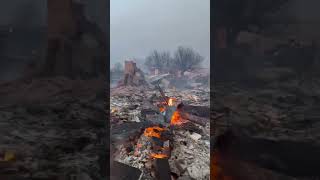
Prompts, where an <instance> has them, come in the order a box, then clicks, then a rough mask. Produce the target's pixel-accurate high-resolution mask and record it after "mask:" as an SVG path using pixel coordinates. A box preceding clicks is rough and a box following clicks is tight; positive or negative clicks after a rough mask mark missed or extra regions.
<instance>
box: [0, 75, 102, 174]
mask: <svg viewBox="0 0 320 180" xmlns="http://www.w3.org/2000/svg"><path fill="white" fill-rule="evenodd" d="M99 82H100V83H99ZM83 84H86V86H83ZM100 84H101V81H98V80H92V81H76V80H69V79H63V78H51V79H33V80H31V81H30V82H28V81H26V82H21V81H17V82H10V83H5V84H1V88H0V89H1V92H0V98H1V99H2V100H3V101H1V102H0V103H1V105H0V117H1V119H2V120H1V123H0V128H1V140H0V141H1V145H0V153H4V156H3V157H4V158H3V160H2V162H1V173H0V174H1V175H0V179H14V178H17V179H70V178H73V177H77V178H80V177H81V178H87V179H92V180H94V179H101V178H102V177H103V176H102V174H101V172H102V168H103V167H104V166H105V165H103V164H102V161H101V160H102V159H101V158H102V157H104V156H105V155H106V154H105V153H106V152H107V149H106V147H104V143H102V142H103V141H104V138H105V136H106V134H105V123H106V122H105V110H104V105H103V100H102V97H100V96H103V94H104V92H103V89H101V90H102V91H101V93H102V94H101V95H100V94H97V92H98V91H99V90H100V87H103V85H102V86H100ZM102 84H103V83H102ZM87 85H88V86H87ZM49 90H50V91H49ZM0 156H1V155H0ZM100 161H101V163H100ZM2 165H3V166H2Z"/></svg>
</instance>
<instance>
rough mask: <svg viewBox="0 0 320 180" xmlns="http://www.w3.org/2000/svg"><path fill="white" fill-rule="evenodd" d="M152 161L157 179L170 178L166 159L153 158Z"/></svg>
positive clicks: (169, 179)
mask: <svg viewBox="0 0 320 180" xmlns="http://www.w3.org/2000/svg"><path fill="white" fill-rule="evenodd" d="M153 163H154V169H155V175H156V179H157V180H171V173H170V172H171V170H170V166H169V161H168V159H155V160H154V161H153Z"/></svg>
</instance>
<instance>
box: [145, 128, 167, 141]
mask: <svg viewBox="0 0 320 180" xmlns="http://www.w3.org/2000/svg"><path fill="white" fill-rule="evenodd" d="M162 131H165V128H161V127H157V126H155V127H148V128H146V129H145V130H144V135H145V136H147V137H156V138H160V137H161V132H162Z"/></svg>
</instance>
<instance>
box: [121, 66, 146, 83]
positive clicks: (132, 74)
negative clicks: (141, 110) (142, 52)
mask: <svg viewBox="0 0 320 180" xmlns="http://www.w3.org/2000/svg"><path fill="white" fill-rule="evenodd" d="M146 84H147V82H146V81H145V78H144V74H143V72H142V71H141V70H140V69H139V68H138V67H137V65H136V63H135V62H133V61H125V65H124V77H123V79H122V80H121V81H120V83H119V86H141V85H146Z"/></svg>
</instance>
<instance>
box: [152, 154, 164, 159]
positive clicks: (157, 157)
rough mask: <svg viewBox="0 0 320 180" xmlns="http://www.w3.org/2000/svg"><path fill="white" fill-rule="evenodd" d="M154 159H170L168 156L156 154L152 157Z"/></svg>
mask: <svg viewBox="0 0 320 180" xmlns="http://www.w3.org/2000/svg"><path fill="white" fill-rule="evenodd" d="M150 156H151V157H152V158H156V159H164V158H168V156H167V155H166V154H154V153H152V154H151V155H150Z"/></svg>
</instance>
